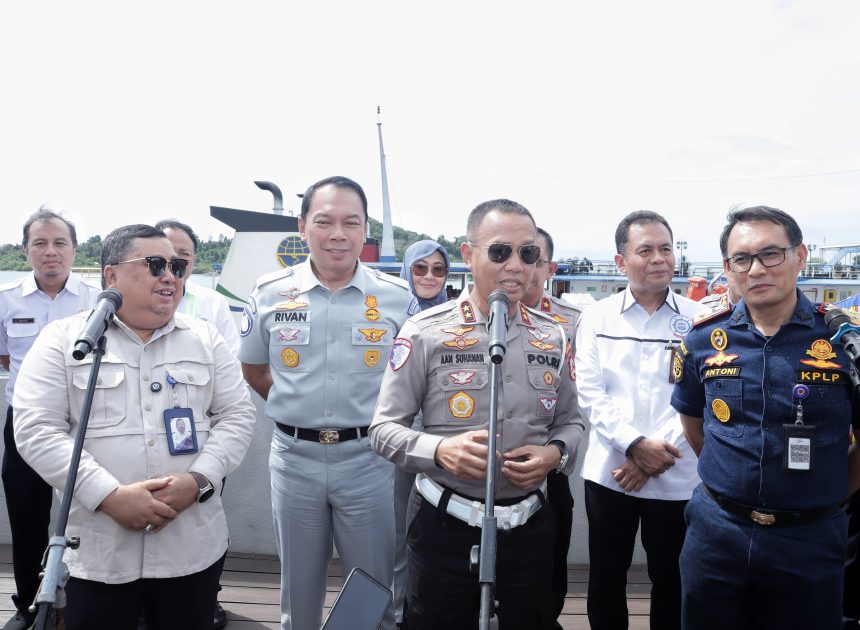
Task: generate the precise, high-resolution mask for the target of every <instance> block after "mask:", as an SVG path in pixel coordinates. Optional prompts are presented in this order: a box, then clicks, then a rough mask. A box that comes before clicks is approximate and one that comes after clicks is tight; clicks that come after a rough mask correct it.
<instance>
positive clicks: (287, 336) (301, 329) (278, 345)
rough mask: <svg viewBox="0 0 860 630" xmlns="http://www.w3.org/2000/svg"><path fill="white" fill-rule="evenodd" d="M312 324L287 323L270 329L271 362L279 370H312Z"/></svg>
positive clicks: (287, 371) (288, 371)
mask: <svg viewBox="0 0 860 630" xmlns="http://www.w3.org/2000/svg"><path fill="white" fill-rule="evenodd" d="M310 343H311V326H310V324H294V323H287V324H281V325H278V326H275V327H273V328H272V329H271V330H270V331H269V364H270V365H273V366H274V367H275V369H276V370H278V371H279V372H284V373H290V372H303V373H305V372H310V371H311V367H312V363H313V362H312V360H311V352H310Z"/></svg>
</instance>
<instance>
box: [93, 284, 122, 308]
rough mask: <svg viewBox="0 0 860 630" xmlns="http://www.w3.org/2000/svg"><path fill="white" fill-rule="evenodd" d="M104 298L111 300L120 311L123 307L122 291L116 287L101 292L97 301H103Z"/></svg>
mask: <svg viewBox="0 0 860 630" xmlns="http://www.w3.org/2000/svg"><path fill="white" fill-rule="evenodd" d="M102 300H107V301H109V302H111V303H112V304H113V305H114V307H115V308H114V311H118V310H119V309H120V308H121V307H122V293H120V292H119V291H117V290H116V289H105V290H104V291H102V292H101V293H99V297H98V300H97V301H99V302H101V301H102Z"/></svg>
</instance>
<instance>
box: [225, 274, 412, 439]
mask: <svg viewBox="0 0 860 630" xmlns="http://www.w3.org/2000/svg"><path fill="white" fill-rule="evenodd" d="M417 304H418V303H417V301H416V300H415V298H413V296H412V293H410V291H409V288H408V285H407V284H406V282H404V281H403V280H401V279H400V278H395V277H394V276H389V275H386V274H383V273H380V272H378V271H376V270H373V269H370V268H368V267H365V266H364V265H362V264H361V263H359V264H358V265H357V267H356V270H355V274H354V275H353V277H352V280H351V281H350V283H349V284H348V285H347V286H345V287H343V288H341V289H338V290H337V291H335V292H334V293H332V292H331V291H329V290H328V289H327V288H325V287H324V286H323V285H322V284H320V281H319V279H318V278H317V277H316V276H315V275H314V273H313V270H312V269H311V265H310V262H309V261H308V262H304V263H301V264H299V265H295V266H293V267H289V268H287V269H284V270H282V271H277V272H274V273H270V274H266V275H264V276H261V277H260V278H259V279H258V280H257V286H256V287H255V288H254V292H253V293H252V294H251V297H250V298H248V306H247V307H246V308H245V312H244V313H243V316H242V325H241V330H240V333H239V334H240V336H241V347H240V350H239V359H240V360H241V361H242V362H243V363H251V364H257V365H260V364H264V363H268V364H269V366H270V368H271V372H272V389H271V390H270V391H269V397H268V400H267V401H266V414H267V415H268V416H269V417H270V418H273V419H274V420H276V421H277V422H280V423H282V424H288V425H292V426H297V427H301V428H305V429H348V428H353V427H360V426H366V425H367V424H368V423H369V421H370V416H371V413H372V410H373V404H374V403H375V402H376V395H377V393H378V392H379V381H380V379H381V378H382V374H383V371H384V369H385V361H386V359H387V358H388V354H389V350H390V349H391V344H392V342H393V341H394V337H395V335H396V334H397V330H398V329H399V328H400V326H401V325H402V324H403V322H404V321H405V320H406V318H407V317H409V315H411V314H412V313H413V312H415V311H416V310H417Z"/></svg>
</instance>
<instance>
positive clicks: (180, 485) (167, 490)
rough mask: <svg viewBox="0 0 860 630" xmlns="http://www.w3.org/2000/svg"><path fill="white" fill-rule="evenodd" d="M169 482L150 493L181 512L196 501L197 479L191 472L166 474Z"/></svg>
mask: <svg viewBox="0 0 860 630" xmlns="http://www.w3.org/2000/svg"><path fill="white" fill-rule="evenodd" d="M166 478H167V479H169V480H170V481H169V483H168V484H167V485H166V486H164V487H163V488H161V489H160V490H156V491H155V492H153V493H152V496H154V497H155V498H156V499H158V500H159V501H162V502H164V503H166V504H167V505H169V506H170V507H172V508H173V509H174V510H176V511H177V512H181V511H182V510H184V509H185V508H187V507H188V506H190V505H191V504H193V503H195V502H196V501H197V490H198V487H197V480H196V479H194V477H193V476H192V475H191V473H187V472H185V473H170V474H169V475H166Z"/></svg>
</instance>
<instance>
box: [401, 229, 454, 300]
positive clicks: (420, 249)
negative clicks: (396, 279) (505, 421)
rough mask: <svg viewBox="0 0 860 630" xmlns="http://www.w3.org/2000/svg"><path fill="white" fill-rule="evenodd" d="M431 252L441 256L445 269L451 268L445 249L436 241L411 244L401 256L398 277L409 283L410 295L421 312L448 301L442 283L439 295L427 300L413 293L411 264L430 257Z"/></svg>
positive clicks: (445, 288) (446, 291) (446, 292)
mask: <svg viewBox="0 0 860 630" xmlns="http://www.w3.org/2000/svg"><path fill="white" fill-rule="evenodd" d="M433 252H439V253H440V254H442V258H444V259H445V267H447V268H448V269H450V268H451V260H450V259H449V258H448V252H447V251H446V250H445V248H444V247H442V246H441V245H440V244H439V243H437V242H436V241H431V240H429V239H427V240H423V241H418V242H416V243H412V245H410V246H409V247H407V248H406V252H404V254H403V267H402V268H401V269H400V277H401V278H403V279H404V280H406V282H408V283H409V288H410V289H411V290H412V295H414V296H415V297H416V299H417V300H418V306H419V307H420V308H421V310H422V311H423V310H425V309H428V308H430V307H431V306H436V305H437V304H442V303H443V302H447V301H448V290H447V287H446V286H445V283H444V282H443V283H442V290H441V291H439V295H437V296H436V297H433V298H430V299H429V300H425V299H424V298H420V297H418V293H416V291H415V285H414V284H413V283H412V264H413V263H414V262H416V261H419V260H421V259H423V258H427V256H430V255H431V254H432V253H433Z"/></svg>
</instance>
